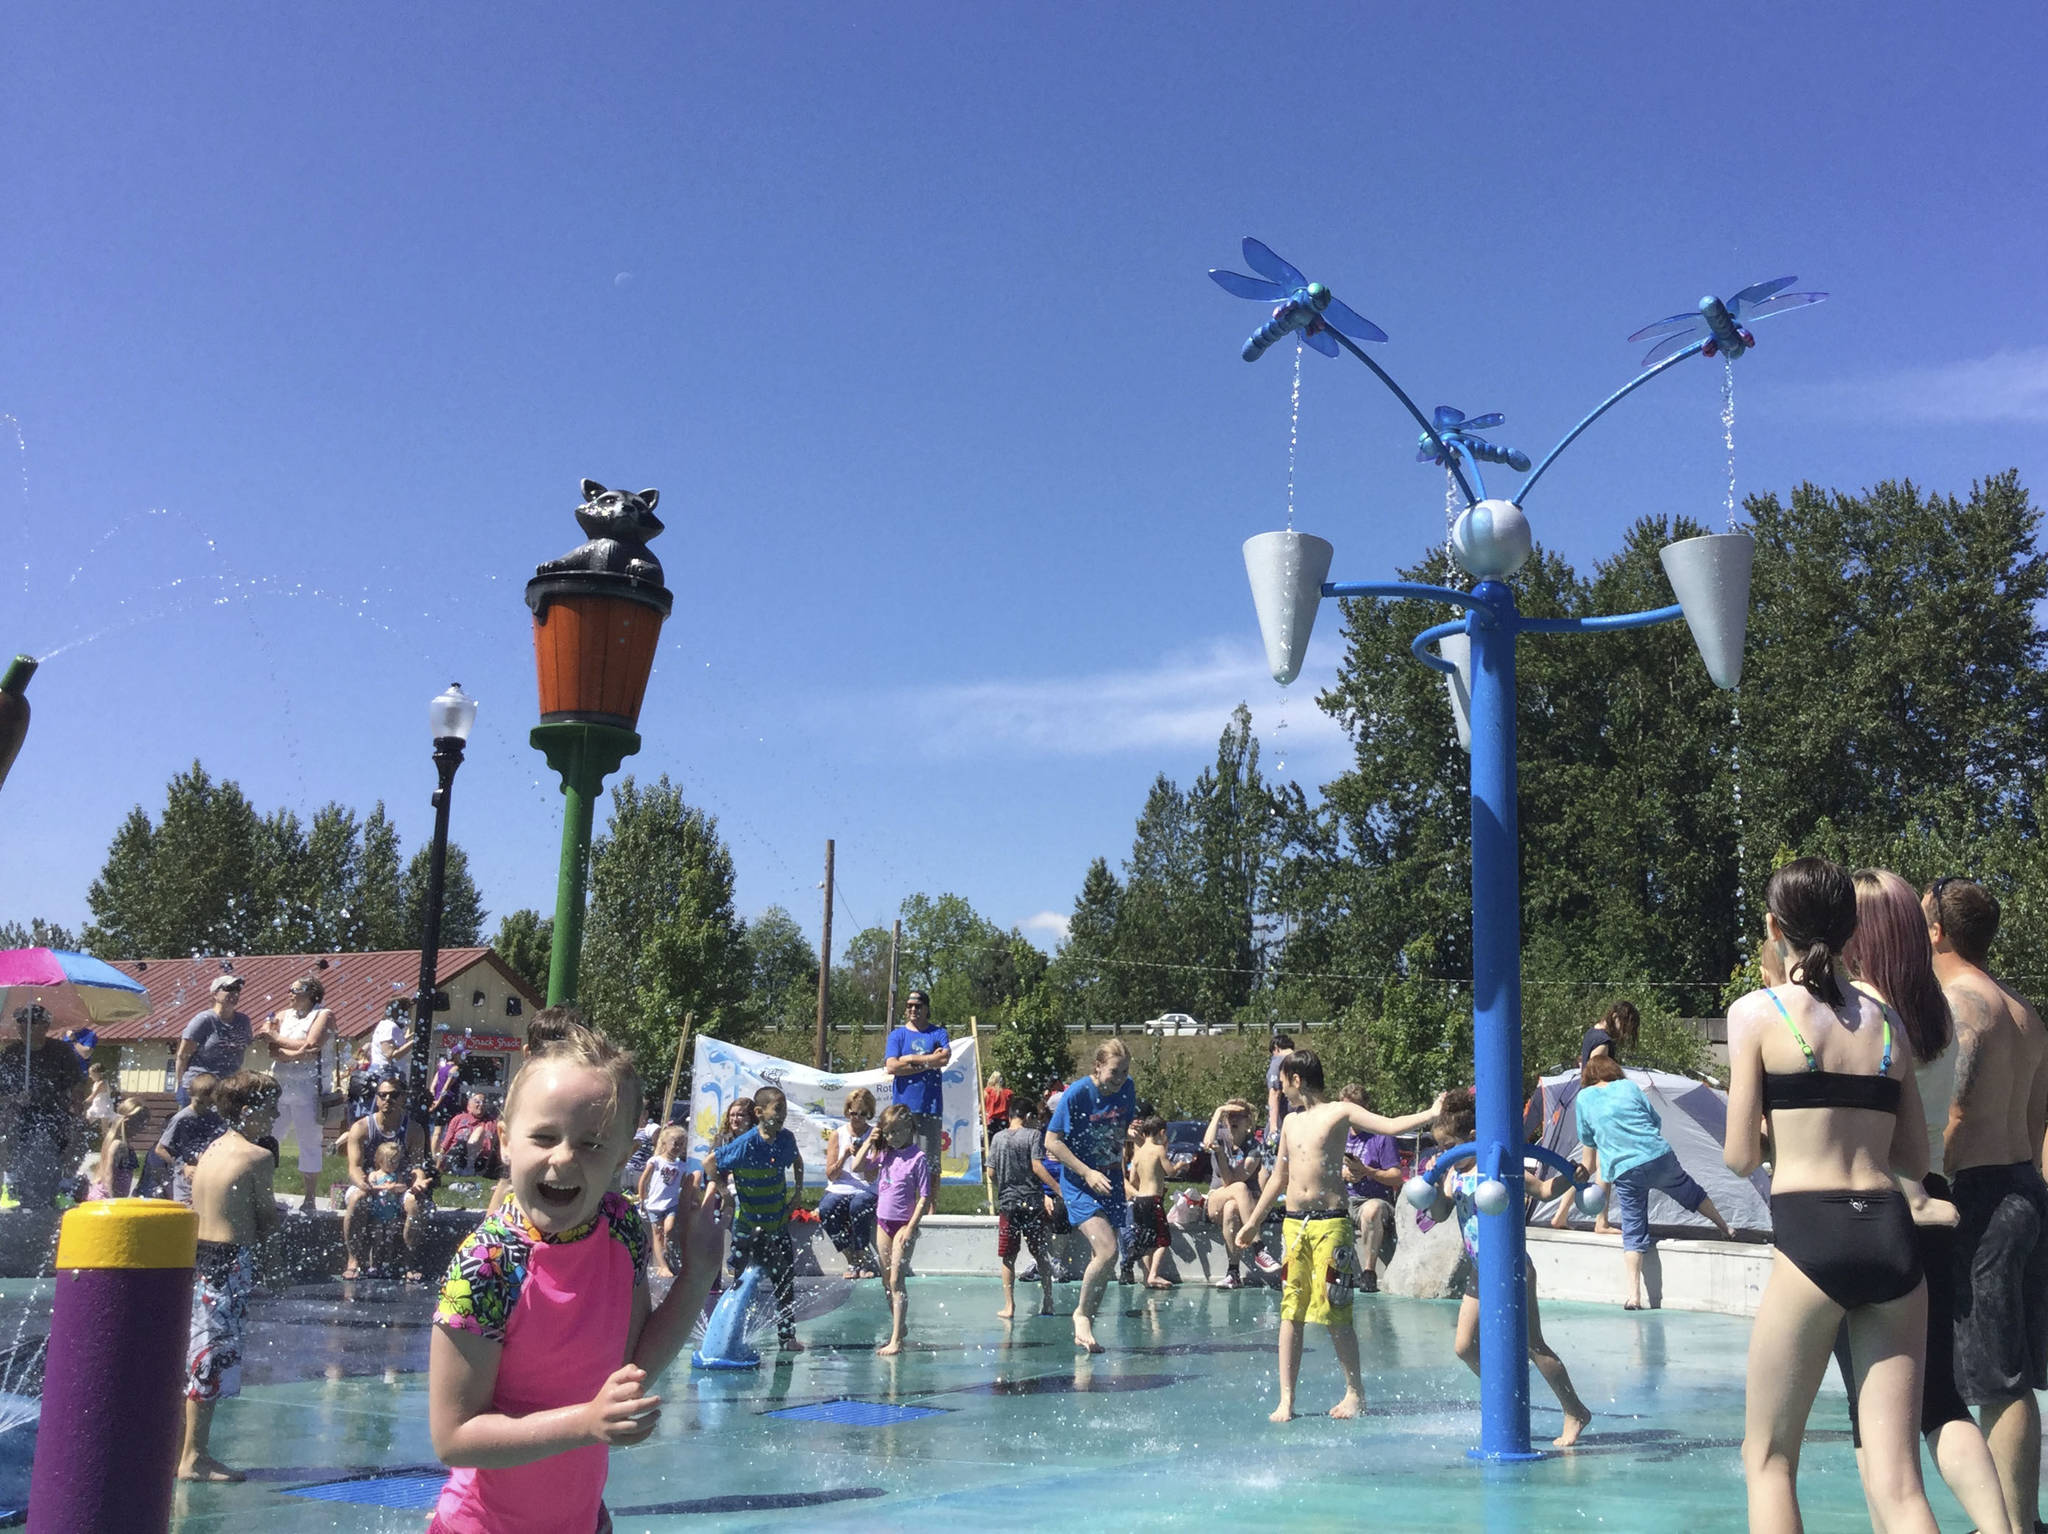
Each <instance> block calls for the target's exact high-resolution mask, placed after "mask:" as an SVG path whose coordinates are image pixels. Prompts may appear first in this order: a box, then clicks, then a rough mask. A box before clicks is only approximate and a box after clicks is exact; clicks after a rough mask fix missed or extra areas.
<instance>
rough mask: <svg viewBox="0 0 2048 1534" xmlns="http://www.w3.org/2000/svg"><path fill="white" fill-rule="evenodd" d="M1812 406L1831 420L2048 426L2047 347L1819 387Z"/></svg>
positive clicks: (2027, 348)
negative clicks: (1835, 417) (1834, 418)
mask: <svg viewBox="0 0 2048 1534" xmlns="http://www.w3.org/2000/svg"><path fill="white" fill-rule="evenodd" d="M1809 398H1810V399H1811V401H1812V403H1813V404H1814V405H1815V406H1817V407H1818V408H1820V409H1821V410H1823V411H1824V412H1825V413H1827V414H1828V415H1831V416H1837V417H1845V418H1853V419H1864V420H1873V419H1874V420H1881V421H1907V422H1921V423H1934V424H1965V423H1966V424H1973V425H1986V426H1990V425H2030V426H2038V425H2044V424H2048V346H2030V347H2023V348H2021V349H2019V350H2016V351H2000V352H1993V353H1992V354H1991V355H1990V356H1988V357H1970V358H1963V359H1960V360H1958V361H1955V362H1937V363H1929V364H1925V365H1922V366H1916V367H1904V368H1897V369H1894V370H1892V371H1890V372H1886V373H1878V374H1874V375H1871V376H1869V377H1865V378H1852V379H1842V380H1838V381H1836V382H1833V383H1825V384H1818V385H1815V386H1814V387H1813V389H1812V390H1811V392H1810V394H1809Z"/></svg>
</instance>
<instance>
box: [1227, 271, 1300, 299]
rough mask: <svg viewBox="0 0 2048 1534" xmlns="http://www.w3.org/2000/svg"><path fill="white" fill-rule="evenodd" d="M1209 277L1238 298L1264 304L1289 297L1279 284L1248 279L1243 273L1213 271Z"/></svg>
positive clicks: (1253, 278)
mask: <svg viewBox="0 0 2048 1534" xmlns="http://www.w3.org/2000/svg"><path fill="white" fill-rule="evenodd" d="M1209 277H1210V280H1211V281H1213V282H1214V283H1215V284H1216V286H1217V287H1219V288H1221V289H1222V290H1223V291H1224V292H1226V293H1229V294H1232V295H1234V296H1235V297H1238V298H1256V299H1258V300H1259V301H1260V302H1262V303H1274V302H1277V301H1278V300H1280V299H1283V298H1285V297H1286V296H1287V289H1285V288H1283V287H1281V286H1280V285H1279V284H1278V283H1273V282H1266V281H1263V280H1261V279H1260V278H1257V277H1247V276H1245V275H1244V273H1242V272H1218V271H1212V272H1210V273H1209Z"/></svg>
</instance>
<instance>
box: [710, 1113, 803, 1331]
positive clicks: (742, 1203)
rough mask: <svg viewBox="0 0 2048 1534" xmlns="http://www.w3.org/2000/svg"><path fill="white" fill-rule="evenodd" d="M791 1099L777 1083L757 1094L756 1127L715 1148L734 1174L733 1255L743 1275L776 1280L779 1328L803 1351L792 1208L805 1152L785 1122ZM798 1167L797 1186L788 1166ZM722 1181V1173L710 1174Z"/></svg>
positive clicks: (716, 1163)
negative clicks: (758, 1273) (756, 1272)
mask: <svg viewBox="0 0 2048 1534" xmlns="http://www.w3.org/2000/svg"><path fill="white" fill-rule="evenodd" d="M788 1118H789V1102H788V1100H787V1099H786V1098H785V1097H784V1096H783V1095H782V1092H781V1091H780V1089H778V1088H776V1087H763V1088H761V1090H760V1091H758V1092H756V1093H755V1094H754V1127H753V1128H752V1129H750V1130H748V1131H747V1132H746V1133H745V1134H743V1135H741V1136H740V1137H739V1138H738V1139H736V1140H734V1141H732V1142H731V1143H729V1144H727V1145H724V1146H721V1147H720V1148H719V1149H718V1150H717V1151H715V1152H714V1153H713V1154H712V1158H711V1160H712V1167H713V1171H714V1172H715V1173H717V1174H722V1175H723V1176H725V1177H727V1178H729V1179H730V1180H731V1183H732V1191H733V1216H732V1252H731V1255H730V1256H728V1257H727V1259H726V1261H727V1264H728V1265H729V1266H730V1267H731V1269H732V1273H733V1277H734V1279H735V1280H737V1279H738V1278H739V1277H740V1275H741V1274H743V1273H745V1272H746V1271H747V1269H748V1268H751V1267H759V1268H760V1269H761V1270H762V1271H763V1272H764V1273H766V1274H767V1275H768V1281H769V1283H771V1284H773V1285H774V1286H775V1330H776V1333H777V1335H778V1336H779V1337H780V1339H781V1342H782V1350H783V1351H784V1352H785V1353H801V1352H802V1351H803V1350H804V1345H803V1344H802V1343H801V1342H799V1341H797V1336H796V1243H795V1242H794V1241H792V1240H791V1239H790V1235H789V1211H790V1210H791V1208H793V1207H794V1206H795V1205H796V1203H797V1202H798V1200H800V1199H801V1198H802V1197H803V1191H804V1158H803V1157H802V1155H800V1154H799V1153H798V1151H797V1148H796V1136H795V1135H793V1134H791V1133H790V1132H789V1130H787V1129H786V1128H784V1127H783V1125H784V1124H785V1122H786V1121H787V1120H788ZM789 1167H794V1168H796V1187H795V1188H794V1190H792V1189H791V1188H790V1186H789V1183H788V1181H787V1180H786V1178H785V1175H784V1173H785V1169H786V1168H789ZM710 1180H712V1181H716V1178H715V1177H714V1178H712V1179H710Z"/></svg>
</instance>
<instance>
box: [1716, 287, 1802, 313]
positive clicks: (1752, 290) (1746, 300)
mask: <svg viewBox="0 0 2048 1534" xmlns="http://www.w3.org/2000/svg"><path fill="white" fill-rule="evenodd" d="M1798 280H1799V279H1798V278H1797V277H1773V278H1772V279H1771V280H1770V281H1769V282H1753V283H1751V284H1750V285H1749V286H1748V287H1746V288H1744V289H1743V290H1742V291H1741V292H1740V293H1737V294H1736V295H1735V296H1734V297H1733V298H1731V299H1729V300H1728V312H1729V313H1730V314H1733V315H1738V316H1739V315H1740V314H1741V313H1742V312H1743V310H1745V309H1752V308H1754V307H1756V305H1758V304H1760V303H1762V302H1763V301H1764V300H1765V299H1767V298H1769V297H1770V296H1771V295H1772V294H1773V293H1782V292H1783V291H1784V290H1785V289H1786V288H1789V287H1791V286H1792V284H1793V283H1795V282H1797V281H1798Z"/></svg>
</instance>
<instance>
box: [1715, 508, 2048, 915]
mask: <svg viewBox="0 0 2048 1534" xmlns="http://www.w3.org/2000/svg"><path fill="white" fill-rule="evenodd" d="M1747 505H1748V510H1749V513H1750V516H1751V517H1752V519H1753V520H1754V524H1755V528H1754V530H1755V534H1756V538H1757V560H1756V574H1755V577H1754V580H1753V584H1752V588H1751V599H1750V601H1751V618H1750V635H1751V637H1750V649H1751V654H1752V655H1753V656H1754V657H1755V658H1756V659H1757V660H1758V661H1759V662H1760V664H1757V665H1756V666H1755V667H1754V668H1753V669H1752V670H1750V671H1747V672H1745V674H1744V676H1743V705H1744V707H1743V729H1742V741H1743V752H1744V755H1743V775H1744V790H1745V792H1744V795H1743V807H1744V812H1745V818H1746V821H1747V825H1746V827H1745V830H1746V832H1747V833H1748V836H1749V839H1750V841H1751V843H1752V844H1753V845H1760V846H1763V847H1767V848H1768V847H1776V846H1787V847H1795V848H1801V849H1803V848H1804V847H1805V845H1806V842H1807V839H1808V836H1809V834H1810V833H1811V832H1812V830H1813V829H1814V828H1815V827H1817V826H1818V825H1819V824H1820V822H1822V821H1827V822H1829V823H1830V824H1832V825H1833V826H1834V827H1835V828H1837V830H1838V831H1841V832H1844V833H1849V834H1859V833H1860V834H1866V835H1871V836H1878V837H1882V836H1888V835H1892V834H1895V833H1898V832H1901V831H1904V830H1905V829H1907V828H1908V827H1913V826H1918V827H1935V826H1944V827H1949V828H1952V829H1953V831H1954V832H1956V833H1959V834H1973V835H1974V834H1982V833H1985V832H1988V831H1991V830H1993V829H1995V828H1998V827H2003V826H2010V827H2013V828H2016V829H2019V830H2022V831H2032V830H2034V829H2036V828H2037V826H2038V824H2039V812H2038V809H2037V806H2036V799H2037V796H2038V795H2039V794H2040V792H2041V785H2042V778H2043V752H2044V749H2048V747H2044V740H2048V732H2044V729H2043V724H2044V716H2048V673H2044V670H2043V660H2044V656H2048V633H2044V631H2043V629H2042V626H2041V623H2040V620H2039V618H2038V617H2037V607H2038V604H2039V603H2040V602H2041V600H2042V599H2043V597H2044V596H2048V562H2044V560H2043V558H2042V556H2041V554H2040V552H2039V550H2038V549H2037V548H2036V546H2035V537H2036V534H2037V532H2038V524H2039V521H2040V518H2039V514H2038V513H2037V512H2036V511H2035V510H2034V508H2033V505H2032V504H2031V502H2030V501H2029V499H2028V496H2027V493H2026V491H2025V489H2024V488H2022V487H2021V485H2020V482H2019V475H2018V473H2017V471H2011V470H2009V471H2007V472H2006V473H2004V474H2000V475H1996V476H1994V477H1992V478H1991V479H1988V480H1985V481H1982V482H1980V483H1978V484H1975V485H1973V486H1972V487H1971V490H1970V495H1969V498H1968V499H1967V500H1959V499H1957V498H1956V497H1954V496H1941V495H1929V494H1925V493H1923V492H1922V491H1921V490H1920V489H1919V488H1918V487H1917V486H1915V485H1914V484H1912V483H1911V482H1910V481H1904V482H1894V481H1886V482H1884V483H1881V484H1879V485H1876V486H1874V487H1872V488H1871V489H1869V490H1867V491H1865V492H1863V493H1862V494H1860V495H1845V494H1841V493H1838V492H1832V491H1827V490H1823V489H1822V488H1820V487H1819V486H1817V485H1810V484H1808V485H1801V486H1799V487H1798V488H1797V489H1796V490H1794V491H1793V492H1792V496H1791V499H1790V501H1789V502H1788V503H1784V504H1781V503H1780V502H1779V500H1778V498H1777V497H1776V496H1775V495H1768V496H1759V497H1753V498H1751V500H1750V501H1749V502H1748V503H1747ZM1764 871H1766V870H1762V869H1753V870H1751V874H1752V876H1753V877H1754V876H1756V875H1758V874H1760V873H1762V872H1764Z"/></svg>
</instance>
